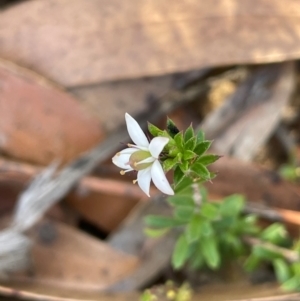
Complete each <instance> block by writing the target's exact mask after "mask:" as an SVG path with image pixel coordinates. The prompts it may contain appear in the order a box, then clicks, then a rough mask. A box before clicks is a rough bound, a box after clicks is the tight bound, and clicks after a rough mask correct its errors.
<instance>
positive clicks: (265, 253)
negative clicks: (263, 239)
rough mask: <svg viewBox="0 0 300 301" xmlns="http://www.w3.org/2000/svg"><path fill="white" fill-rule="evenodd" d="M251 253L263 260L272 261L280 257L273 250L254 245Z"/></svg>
mask: <svg viewBox="0 0 300 301" xmlns="http://www.w3.org/2000/svg"><path fill="white" fill-rule="evenodd" d="M252 253H253V254H254V255H256V256H257V257H260V258H261V259H265V260H273V259H277V258H280V257H281V254H279V253H278V252H275V251H273V250H270V249H267V248H266V247H264V246H261V245H256V246H254V247H253V248H252Z"/></svg>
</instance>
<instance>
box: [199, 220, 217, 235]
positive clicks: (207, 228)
mask: <svg viewBox="0 0 300 301" xmlns="http://www.w3.org/2000/svg"><path fill="white" fill-rule="evenodd" d="M200 228H201V236H207V237H208V236H213V235H214V234H215V231H214V228H213V226H212V224H211V223H210V222H209V221H204V220H202V224H201V227H200Z"/></svg>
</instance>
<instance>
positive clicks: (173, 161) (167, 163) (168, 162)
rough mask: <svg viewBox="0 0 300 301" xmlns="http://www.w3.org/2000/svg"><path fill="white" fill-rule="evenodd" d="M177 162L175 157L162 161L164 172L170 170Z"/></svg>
mask: <svg viewBox="0 0 300 301" xmlns="http://www.w3.org/2000/svg"><path fill="white" fill-rule="evenodd" d="M177 163H178V160H177V158H169V159H167V160H165V161H163V170H164V171H165V172H167V171H169V170H171V169H172V168H173V167H174V166H175V165H176V164H177Z"/></svg>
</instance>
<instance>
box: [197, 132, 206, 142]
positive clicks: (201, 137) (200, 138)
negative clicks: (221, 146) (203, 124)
mask: <svg viewBox="0 0 300 301" xmlns="http://www.w3.org/2000/svg"><path fill="white" fill-rule="evenodd" d="M204 140H205V134H204V132H203V131H202V130H200V131H199V132H198V133H197V144H199V142H202V141H204Z"/></svg>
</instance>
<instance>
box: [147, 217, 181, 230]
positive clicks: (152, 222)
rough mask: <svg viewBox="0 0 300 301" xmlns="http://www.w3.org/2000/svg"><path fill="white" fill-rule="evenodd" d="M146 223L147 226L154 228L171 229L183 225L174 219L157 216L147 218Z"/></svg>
mask: <svg viewBox="0 0 300 301" xmlns="http://www.w3.org/2000/svg"><path fill="white" fill-rule="evenodd" d="M145 223H146V225H147V226H149V227H153V228H171V227H175V226H178V225H181V224H182V223H179V222H178V221H176V220H174V218H172V217H166V216H157V215H148V216H146V218H145Z"/></svg>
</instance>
